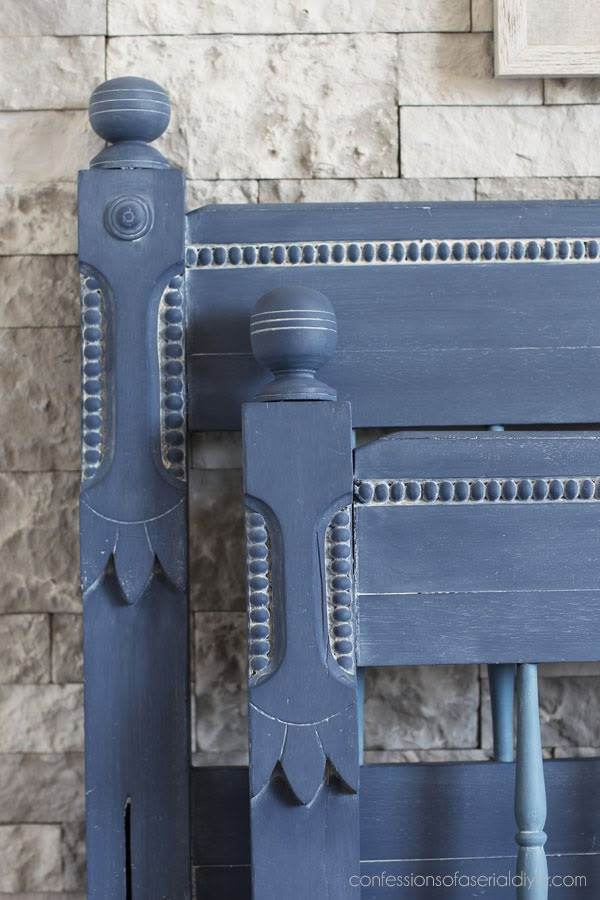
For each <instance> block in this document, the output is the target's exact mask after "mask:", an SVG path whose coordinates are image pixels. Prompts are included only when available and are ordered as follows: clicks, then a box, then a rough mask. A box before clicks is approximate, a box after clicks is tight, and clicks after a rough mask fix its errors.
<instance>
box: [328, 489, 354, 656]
mask: <svg viewBox="0 0 600 900" xmlns="http://www.w3.org/2000/svg"><path fill="white" fill-rule="evenodd" d="M350 512H351V510H350V507H349V506H347V507H345V509H342V510H340V512H339V513H337V514H336V515H335V516H334V518H333V520H332V521H331V523H330V524H329V526H328V528H327V531H326V533H325V559H326V569H327V608H328V619H329V641H330V645H331V651H332V653H333V655H334V657H335V659H336V660H337V662H338V663H339V665H340V666H341V667H342V668H343V669H345V670H346V671H348V672H352V671H354V631H353V627H352V529H351V519H350Z"/></svg>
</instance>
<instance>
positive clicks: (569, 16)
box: [494, 0, 600, 78]
mask: <svg viewBox="0 0 600 900" xmlns="http://www.w3.org/2000/svg"><path fill="white" fill-rule="evenodd" d="M597 19H598V16H597V7H596V4H595V2H594V0H495V12H494V43H495V57H496V76H497V77H500V78H502V77H505V78H514V77H515V76H521V77H523V76H526V77H527V76H530V77H533V78H539V77H540V76H541V77H548V78H556V77H557V76H558V77H561V78H577V77H589V76H592V75H599V74H600V30H599V28H598V24H597Z"/></svg>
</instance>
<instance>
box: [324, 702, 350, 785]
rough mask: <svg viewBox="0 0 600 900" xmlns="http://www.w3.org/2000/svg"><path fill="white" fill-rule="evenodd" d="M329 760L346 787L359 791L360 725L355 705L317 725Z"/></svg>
mask: <svg viewBox="0 0 600 900" xmlns="http://www.w3.org/2000/svg"><path fill="white" fill-rule="evenodd" d="M317 731H318V733H319V738H320V740H321V745H322V747H323V750H324V751H325V754H326V756H327V759H328V760H329V761H330V762H331V765H332V766H333V768H334V769H335V771H336V772H337V774H338V775H339V776H340V778H341V779H342V781H343V782H344V784H345V785H346V787H347V788H348V789H349V790H351V791H353V792H356V791H358V778H359V765H358V724H357V719H356V708H355V706H354V705H352V706H350V707H349V708H348V709H346V710H344V711H343V712H341V713H340V714H339V715H337V716H333V717H332V718H331V719H328V720H327V722H321V724H320V725H317Z"/></svg>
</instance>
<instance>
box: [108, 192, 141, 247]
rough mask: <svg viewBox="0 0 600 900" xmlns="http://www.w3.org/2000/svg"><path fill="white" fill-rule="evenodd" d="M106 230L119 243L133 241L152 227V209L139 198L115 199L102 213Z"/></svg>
mask: <svg viewBox="0 0 600 900" xmlns="http://www.w3.org/2000/svg"><path fill="white" fill-rule="evenodd" d="M104 224H105V226H106V230H107V231H108V232H110V234H112V236H113V237H116V238H117V239H118V240H120V241H135V240H137V239H138V238H141V237H143V236H144V235H145V234H146V233H147V232H148V231H149V230H150V228H151V227H152V209H151V207H150V206H149V204H148V203H147V202H146V200H143V199H142V198H141V197H136V196H128V197H117V198H116V200H112V201H111V202H110V203H109V204H108V206H107V207H106V210H105V213H104Z"/></svg>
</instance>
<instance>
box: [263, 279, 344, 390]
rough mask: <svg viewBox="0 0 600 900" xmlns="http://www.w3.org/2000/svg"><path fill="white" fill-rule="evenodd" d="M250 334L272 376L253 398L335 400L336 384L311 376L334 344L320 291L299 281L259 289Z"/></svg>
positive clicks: (329, 312) (330, 314)
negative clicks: (261, 293) (259, 292)
mask: <svg viewBox="0 0 600 900" xmlns="http://www.w3.org/2000/svg"><path fill="white" fill-rule="evenodd" d="M250 340H251V343H252V352H253V353H254V356H255V357H256V359H257V360H258V361H259V362H260V363H261V364H262V365H263V366H265V368H267V369H270V370H271V372H272V373H273V375H274V376H275V380H274V381H272V382H270V384H268V385H266V387H265V388H263V390H262V391H261V392H260V393H259V394H258V395H257V399H258V400H335V398H336V392H335V390H334V389H333V388H331V387H329V385H327V384H323V382H321V381H318V380H317V378H316V377H315V376H316V373H317V371H318V370H319V369H320V368H321V367H322V366H323V365H325V363H326V362H327V361H328V360H329V359H331V357H332V356H333V354H334V352H335V348H336V344H337V321H336V317H335V311H334V309H333V306H332V305H331V303H330V302H329V300H328V299H327V297H325V295H324V294H321V293H320V292H319V291H315V290H313V289H312V288H307V287H302V286H294V287H280V288H276V289H275V290H273V291H270V292H269V293H268V294H264V296H262V297H261V298H260V300H259V301H258V303H257V304H256V308H255V311H254V313H253V315H252V316H251V319H250Z"/></svg>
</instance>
